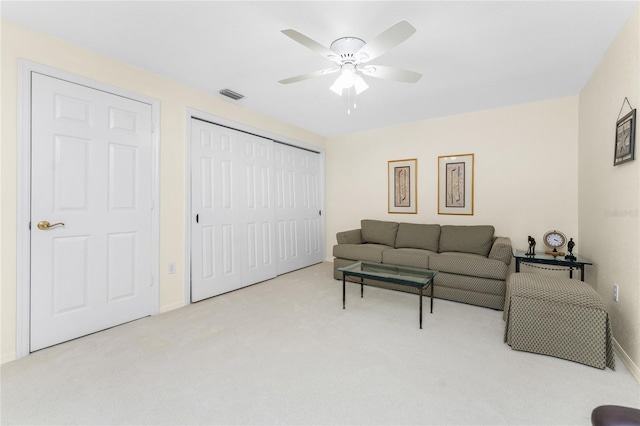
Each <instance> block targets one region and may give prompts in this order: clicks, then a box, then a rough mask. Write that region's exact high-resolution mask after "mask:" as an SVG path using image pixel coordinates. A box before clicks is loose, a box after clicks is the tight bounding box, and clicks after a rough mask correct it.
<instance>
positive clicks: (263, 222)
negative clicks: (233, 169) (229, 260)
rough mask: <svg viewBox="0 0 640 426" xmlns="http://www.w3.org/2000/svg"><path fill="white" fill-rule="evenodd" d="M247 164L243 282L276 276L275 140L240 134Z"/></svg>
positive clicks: (245, 165)
mask: <svg viewBox="0 0 640 426" xmlns="http://www.w3.org/2000/svg"><path fill="white" fill-rule="evenodd" d="M241 146H242V153H243V162H244V164H243V167H244V171H245V174H244V179H243V183H244V190H243V191H242V198H243V200H244V203H243V205H242V209H243V210H244V211H243V218H244V219H243V224H242V226H243V234H244V238H245V244H244V245H243V251H244V252H243V256H242V260H243V265H242V266H243V267H242V284H243V285H250V284H255V283H257V282H260V281H264V280H268V279H270V278H273V277H275V276H276V239H275V208H274V202H273V200H274V180H273V141H271V140H268V139H264V138H260V137H257V136H252V135H248V134H242V135H241Z"/></svg>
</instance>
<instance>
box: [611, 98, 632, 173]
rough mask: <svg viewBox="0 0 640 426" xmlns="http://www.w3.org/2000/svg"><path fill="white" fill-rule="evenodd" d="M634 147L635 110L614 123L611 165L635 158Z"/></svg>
mask: <svg viewBox="0 0 640 426" xmlns="http://www.w3.org/2000/svg"><path fill="white" fill-rule="evenodd" d="M635 148H636V110H635V109H633V110H631V112H630V113H629V114H627V115H625V116H624V117H622V118H621V119H620V120H618V122H617V123H616V149H615V154H614V156H613V165H614V166H617V165H618V164H622V163H626V162H627V161H632V160H634V159H635Z"/></svg>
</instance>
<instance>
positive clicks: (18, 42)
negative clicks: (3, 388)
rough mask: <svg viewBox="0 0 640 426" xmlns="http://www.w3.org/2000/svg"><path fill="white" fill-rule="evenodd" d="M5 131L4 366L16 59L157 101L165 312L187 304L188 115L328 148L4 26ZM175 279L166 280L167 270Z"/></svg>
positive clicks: (308, 136)
mask: <svg viewBox="0 0 640 426" xmlns="http://www.w3.org/2000/svg"><path fill="white" fill-rule="evenodd" d="M1 37H2V56H1V59H2V77H1V78H2V80H1V89H2V94H1V107H2V122H1V124H2V130H1V134H0V135H1V138H2V140H1V145H0V166H1V174H0V179H1V180H0V189H1V191H2V192H1V197H2V205H1V207H0V241H1V245H0V250H1V252H0V253H1V255H2V256H1V262H0V268H1V269H0V280H1V281H0V282H1V286H2V288H1V292H0V295H1V296H0V297H1V299H0V309H1V313H0V315H1V320H2V328H1V334H0V336H1V357H2V358H1V360H2V362H6V361H10V360H12V359H14V358H15V353H16V347H15V336H16V254H15V251H16V238H17V235H16V208H17V204H16V200H17V194H16V181H17V164H16V163H17V147H18V145H17V106H18V93H17V91H18V88H17V87H18V86H17V83H18V58H23V59H27V60H30V61H33V62H37V63H40V64H44V65H47V66H50V67H54V68H58V69H60V70H64V71H67V72H70V73H73V74H76V75H80V76H82V77H87V78H90V79H93V80H97V81H100V82H103V83H106V84H109V85H112V86H116V87H120V88H123V89H127V90H130V91H132V92H136V93H140V94H142V95H146V96H150V97H153V98H156V99H159V100H160V102H161V122H160V132H161V133H160V135H161V141H160V157H161V158H160V174H161V176H160V188H161V193H160V228H161V229H160V309H161V311H165V310H168V309H173V308H176V307H179V306H182V305H183V304H184V278H183V277H184V268H185V256H184V241H185V235H184V217H185V210H184V203H185V134H186V127H185V114H186V109H187V108H194V109H197V110H201V111H204V112H207V113H210V114H214V115H216V116H219V117H223V118H225V119H227V120H233V121H235V122H239V123H243V124H245V125H248V126H252V127H254V128H258V129H262V130H264V131H267V132H270V133H272V134H277V135H280V136H283V137H287V138H291V139H294V140H297V141H301V142H303V143H306V144H311V145H315V146H317V147H320V148H323V147H324V144H325V138H324V137H322V136H319V135H316V134H313V133H310V132H307V131H304V130H302V129H299V128H296V127H293V126H291V125H288V124H286V123H283V122H280V121H277V120H275V119H273V118H271V117H268V116H264V115H262V114H259V113H256V112H252V111H250V110H248V109H246V108H242V107H240V106H238V105H234V104H232V103H230V102H227V101H224V100H222V99H220V98H218V97H217V96H214V95H212V94H209V93H205V92H201V91H197V90H195V89H193V88H190V87H187V86H183V85H180V84H178V83H176V82H173V81H170V80H167V79H164V78H161V77H159V76H157V75H154V74H151V73H148V72H145V71H143V70H141V69H138V68H135V67H132V66H129V65H126V64H124V63H121V62H118V61H114V60H112V59H109V58H106V57H104V56H101V55H98V54H96V53H94V52H91V51H87V50H84V49H81V48H79V47H77V46H73V45H70V44H67V43H64V42H62V41H60V40H57V39H55V38H52V37H49V36H46V35H43V34H40V33H37V32H34V31H31V30H29V29H27V28H25V27H22V26H19V25H16V24H14V23H12V22H9V21H6V20H3V21H2V29H1ZM169 262H176V265H177V273H176V274H175V275H168V274H167V273H166V271H167V264H168V263H169Z"/></svg>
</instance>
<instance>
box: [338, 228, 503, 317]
mask: <svg viewBox="0 0 640 426" xmlns="http://www.w3.org/2000/svg"><path fill="white" fill-rule="evenodd" d="M336 238H337V242H338V244H336V245H334V246H333V255H334V257H335V259H334V262H333V263H334V278H335V279H338V280H342V273H341V272H340V271H338V270H337V268H340V267H343V266H347V265H351V264H353V263H355V262H358V261H368V262H377V263H386V264H392V265H402V266H411V267H417V268H425V269H431V270H434V271H438V275H437V276H436V278H435V280H434V286H435V292H434V296H435V297H437V298H441V299H448V300H453V301H456V302H463V303H470V304H473V305H478V306H485V307H488V308H493V309H499V310H502V309H503V306H504V296H505V288H506V284H505V282H506V279H507V276H508V274H509V264H510V263H511V257H512V248H511V240H510V239H509V238H506V237H495V236H494V227H493V226H488V225H482V226H454V225H443V226H440V225H436V224H414V223H398V222H388V221H379V220H368V219H365V220H362V221H361V227H360V229H353V230H350V231H344V232H339V233H338V234H337V235H336ZM354 280H355V279H354ZM365 284H369V285H375V286H380V287H386V288H392V289H398V290H405V291H406V288H404V287H401V286H395V285H393V284H388V283H383V282H379V281H371V280H365Z"/></svg>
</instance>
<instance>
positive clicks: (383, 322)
mask: <svg viewBox="0 0 640 426" xmlns="http://www.w3.org/2000/svg"><path fill="white" fill-rule="evenodd" d="M331 267H332V266H331V264H329V263H324V264H320V265H316V266H313V267H311V268H307V269H304V270H300V271H296V272H292V273H290V274H287V275H284V276H281V277H278V278H277V279H274V280H271V281H268V282H264V283H261V284H257V285H254V286H252V287H249V288H246V289H242V290H238V291H235V292H232V293H229V294H226V295H223V296H219V297H215V298H213V299H209V300H206V301H203V302H200V303H197V304H194V305H190V306H187V307H185V308H182V309H178V310H176V311H172V312H169V313H166V314H163V315H158V316H155V317H150V318H145V319H142V320H139V321H135V322H132V323H129V324H125V325H123V326H120V327H116V328H113V329H110V330H106V331H104V332H101V333H97V334H94V335H91V336H87V337H85V338H82V339H78V340H75V341H72V342H68V343H65V344H62V345H58V346H56V347H53V348H49V349H45V350H42V351H39V352H37V353H34V354H32V355H30V356H29V357H27V358H24V359H21V360H19V361H16V362H12V363H9V364H5V365H3V366H2V370H1V372H2V376H1V379H0V380H1V390H2V394H1V401H2V405H1V410H2V411H1V419H2V424H83V425H85V424H176V425H177V424H289V425H294V424H295V425H297V424H367V425H369V424H388V425H397V424H465V425H476V424H477V425H480V424H482V425H500V424H503V425H525V424H528V425H545V424H549V425H551V424H554V425H574V424H576V425H588V424H590V422H589V417H590V413H591V410H592V409H593V408H594V407H596V406H598V405H602V404H619V405H630V406H636V407H638V406H639V404H640V385H638V384H637V383H636V382H635V380H634V379H633V378H632V376H631V375H630V374H629V372H628V371H627V370H626V369H625V367H624V365H623V364H622V363H621V362H617V363H616V364H617V366H618V370H617V371H611V370H609V369H607V370H598V369H595V368H591V367H587V366H584V365H581V364H576V363H573V362H570V361H564V360H560V359H556V358H551V357H546V356H542V355H535V354H529V353H525V352H517V351H513V350H511V349H510V348H509V346H507V345H505V344H504V343H503V342H502V337H503V331H504V323H503V321H502V313H501V312H498V311H494V310H490V309H486V308H479V307H474V306H469V305H464V304H460V303H454V302H447V301H443V300H435V302H434V313H433V314H429V313H428V309H426V310H425V314H424V325H423V327H424V328H423V330H420V329H419V328H418V300H417V296H416V295H412V294H407V293H401V292H394V291H390V290H384V289H379V288H373V287H366V288H365V297H364V299H360V297H359V296H360V289H359V286H357V285H354V284H350V285H348V288H347V309H346V310H342V290H341V286H342V283H341V282H339V281H335V280H333V278H332V277H331V275H332V274H331ZM426 301H427V299H425V302H426ZM426 306H428V303H425V307H426ZM614 335H615V330H614Z"/></svg>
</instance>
